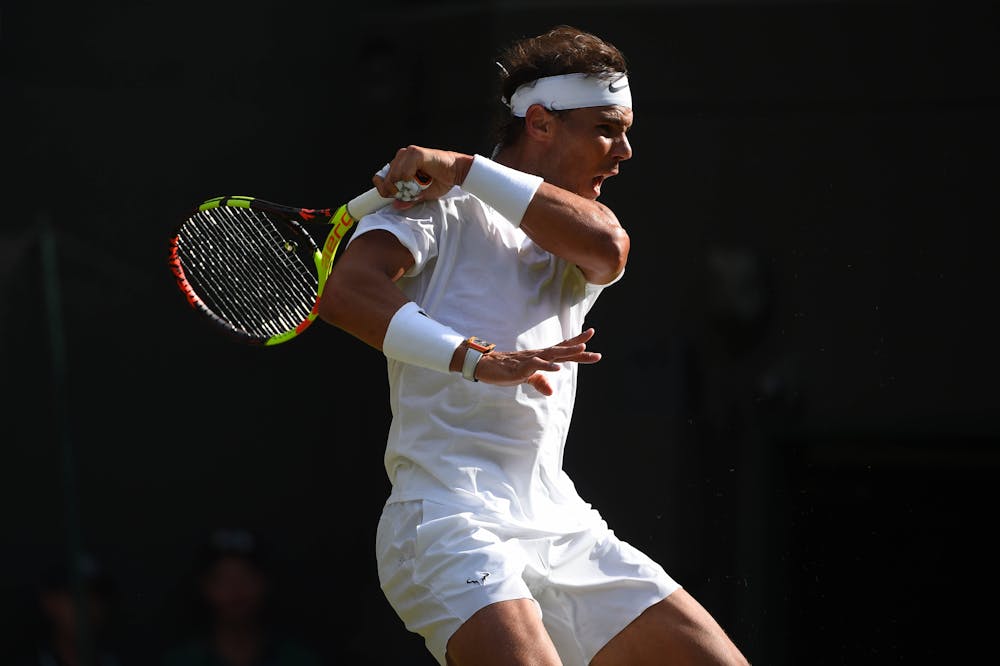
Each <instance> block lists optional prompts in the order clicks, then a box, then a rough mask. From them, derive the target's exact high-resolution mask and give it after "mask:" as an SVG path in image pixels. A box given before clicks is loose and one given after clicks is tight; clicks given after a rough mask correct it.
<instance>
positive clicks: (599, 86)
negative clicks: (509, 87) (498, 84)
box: [504, 73, 632, 118]
mask: <svg viewBox="0 0 1000 666" xmlns="http://www.w3.org/2000/svg"><path fill="white" fill-rule="evenodd" d="M504 103H505V104H507V106H509V107H510V112H511V113H512V114H513V115H515V116H517V117H518V118H523V117H524V116H525V115H526V114H527V113H528V107H529V106H531V105H532V104H541V105H542V106H544V107H545V108H546V109H548V110H550V111H561V110H563V109H582V108H584V107H588V106H610V105H612V104H618V105H620V106H625V107H628V108H632V93H631V92H630V91H629V87H628V77H627V76H625V75H624V74H614V75H612V76H611V77H609V78H604V77H601V76H598V75H595V74H582V73H577V74H560V75H558V76H546V77H543V78H540V79H537V80H535V81H532V82H531V83H525V84H524V85H522V86H518V88H517V90H515V91H514V94H513V95H511V97H510V103H507V101H506V100H504Z"/></svg>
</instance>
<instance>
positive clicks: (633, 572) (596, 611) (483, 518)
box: [376, 501, 680, 666]
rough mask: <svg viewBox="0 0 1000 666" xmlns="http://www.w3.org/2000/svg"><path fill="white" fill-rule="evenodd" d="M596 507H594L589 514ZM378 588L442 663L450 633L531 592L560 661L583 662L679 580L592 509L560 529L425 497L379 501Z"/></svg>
mask: <svg viewBox="0 0 1000 666" xmlns="http://www.w3.org/2000/svg"><path fill="white" fill-rule="evenodd" d="M595 515H596V514H595ZM376 555H377V560H378V574H379V581H380V583H381V587H382V591H383V592H384V593H385V596H386V598H387V599H388V600H389V604H390V605H391V606H392V607H393V609H395V611H396V613H397V614H398V615H399V617H400V619H402V621H403V623H404V624H405V625H406V628H407V629H409V630H410V631H412V632H414V633H417V634H419V635H420V636H423V638H424V641H425V643H426V645H427V649H428V650H429V651H430V652H431V654H432V655H434V657H435V658H436V659H437V660H438V662H439V663H440V664H442V665H443V664H445V649H446V648H447V645H448V640H449V639H450V638H451V636H452V634H453V633H455V631H456V630H457V629H458V628H459V627H460V626H461V625H462V623H463V622H465V621H466V620H468V619H469V618H470V617H472V615H473V614H474V613H475V612H476V611H478V610H479V609H481V608H483V607H485V606H487V605H489V604H492V603H494V602H497V601H506V600H509V599H521V598H529V599H534V601H535V604H536V606H537V608H538V611H539V614H540V615H541V618H542V622H543V623H544V625H545V628H546V630H548V633H549V635H550V636H551V637H552V640H553V642H554V643H555V645H556V649H557V650H558V651H559V656H560V657H561V658H562V660H563V662H564V663H565V664H567V665H568V666H569V665H575V664H580V665H582V664H587V663H588V662H589V661H590V660H591V659H592V658H593V657H594V655H595V654H597V652H598V650H600V649H601V648H602V647H604V645H605V644H606V643H607V642H608V641H609V640H611V639H612V638H613V637H614V636H615V635H616V634H617V633H618V632H620V631H621V630H622V629H624V628H625V627H626V626H627V625H628V624H629V623H630V622H631V621H632V620H634V619H635V618H637V617H638V616H639V615H640V614H641V613H642V612H643V611H644V610H645V609H646V608H648V607H649V606H651V605H653V604H655V603H657V602H658V601H660V600H662V599H663V598H665V597H666V596H667V595H669V594H670V593H671V592H673V591H674V590H676V589H678V588H679V587H680V586H679V585H678V584H677V583H676V582H674V580H673V579H672V578H671V577H670V576H668V575H667V573H666V572H665V571H664V570H663V568H662V567H661V566H660V565H659V564H657V563H656V562H654V561H653V560H652V559H650V558H649V557H648V556H646V555H645V554H644V553H642V552H640V551H639V550H637V549H635V548H634V547H632V546H631V545H629V544H628V543H626V542H624V541H622V540H621V539H619V538H618V537H616V536H615V534H614V532H612V531H611V530H610V529H608V526H607V524H606V523H605V522H604V521H603V520H601V519H597V520H595V521H594V524H593V525H591V526H590V527H588V528H586V529H582V530H580V531H574V532H572V533H568V534H555V533H552V532H551V531H541V530H535V529H526V528H524V527H522V526H513V527H512V526H511V525H510V524H509V523H508V522H506V521H502V520H500V519H499V517H498V516H493V515H486V514H473V513H471V512H469V511H468V508H467V507H464V508H453V507H448V506H445V505H442V504H437V503H435V502H429V501H409V502H398V503H392V504H387V505H386V506H385V508H384V509H383V512H382V517H381V518H380V520H379V523H378V530H377V532H376Z"/></svg>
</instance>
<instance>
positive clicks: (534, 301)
mask: <svg viewBox="0 0 1000 666" xmlns="http://www.w3.org/2000/svg"><path fill="white" fill-rule="evenodd" d="M498 64H500V73H501V87H502V90H503V101H504V103H505V104H506V107H507V109H506V110H505V119H504V122H503V124H502V126H501V127H499V128H498V135H497V144H496V147H495V149H494V150H493V151H492V153H491V156H490V157H486V156H484V155H480V154H475V155H470V154H464V153H459V152H453V151H448V150H436V149H430V148H425V147H421V146H412V145H411V146H407V147H405V148H402V149H400V150H399V151H398V152H397V154H396V155H395V156H394V157H393V159H392V160H391V162H390V163H388V164H387V165H386V167H385V168H384V169H382V171H380V172H379V173H378V174H376V175H375V176H374V178H373V182H374V183H375V186H376V187H377V188H378V190H379V192H380V193H381V194H382V195H383V196H386V197H392V196H395V195H396V194H397V193H399V192H401V191H402V188H403V185H404V184H406V183H407V182H408V181H411V180H413V179H414V178H415V177H416V176H417V174H418V173H422V174H425V175H427V176H429V177H430V178H432V179H433V182H432V184H431V185H430V186H429V187H428V188H427V189H425V190H423V191H422V192H420V193H417V194H416V197H415V198H412V200H410V201H409V202H397V203H394V204H393V205H392V206H390V207H387V208H384V209H382V210H381V211H380V212H377V213H374V214H372V215H369V216H367V217H365V218H363V219H362V220H361V222H360V223H359V226H358V228H357V230H356V232H355V234H354V236H353V237H352V238H351V240H350V243H349V245H348V246H347V248H346V249H345V251H344V254H343V255H342V257H341V258H340V260H339V261H338V263H337V264H336V266H335V268H334V269H333V272H332V274H331V276H330V279H329V281H328V282H327V284H326V290H325V293H324V299H323V302H322V303H321V309H320V316H321V318H322V319H324V320H325V321H327V322H329V323H331V324H333V325H335V326H338V327H340V328H342V329H343V330H345V331H347V332H348V333H350V334H352V335H354V336H356V337H358V338H359V339H361V340H363V341H364V342H366V343H367V344H369V345H371V346H373V347H375V348H377V349H380V350H382V352H383V353H384V354H385V356H386V358H387V364H388V382H389V401H390V406H391V411H392V420H391V425H390V426H389V433H388V441H387V444H386V449H385V458H384V459H385V469H386V472H387V474H388V477H389V479H390V481H391V492H390V494H389V497H388V498H387V501H386V503H385V506H384V508H383V510H382V515H381V518H380V520H379V524H378V530H377V537H376V555H377V563H378V573H379V580H380V583H381V587H382V589H383V591H384V592H385V595H386V598H387V599H388V601H389V603H390V604H391V605H392V607H393V608H394V609H395V611H396V613H397V614H398V615H399V617H400V618H401V619H402V621H403V623H404V624H405V626H406V627H407V629H409V630H410V631H412V632H415V633H417V634H419V635H420V636H422V637H423V638H424V640H425V644H426V646H427V649H428V650H429V651H430V652H431V654H433V656H434V657H435V658H436V659H437V661H438V662H439V663H440V664H455V665H461V666H489V665H491V664H503V665H504V666H510V665H512V664H524V665H530V666H546V665H552V664H570V665H575V666H576V665H583V664H593V665H595V666H596V665H601V664H627V665H628V666H640V665H642V664H746V663H747V660H746V659H745V658H744V656H743V655H742V654H741V653H740V651H739V650H738V649H737V647H736V646H735V645H734V644H733V642H732V641H731V640H730V639H729V637H728V636H727V635H726V633H725V632H724V631H723V629H722V628H721V627H720V626H719V624H718V623H717V622H716V621H715V619H713V617H712V616H711V615H710V614H709V613H708V612H707V611H706V609H705V608H704V607H703V606H701V605H700V604H699V603H698V602H697V601H696V600H695V599H694V598H693V597H692V596H691V595H690V594H688V593H687V592H686V591H685V590H684V589H683V588H681V587H680V585H679V584H678V583H677V582H676V581H674V580H673V579H672V578H671V577H670V576H669V575H668V574H667V573H666V572H665V571H664V569H663V568H662V567H661V566H660V565H659V564H658V563H657V562H655V561H653V560H652V559H650V557H648V556H647V555H646V554H644V553H642V552H640V551H639V550H637V549H636V548H635V547H633V546H631V545H630V544H628V543H627V542H625V541H623V540H621V539H619V538H618V537H617V536H616V535H615V534H614V533H613V532H612V531H611V530H610V529H609V527H608V525H607V524H606V522H605V521H604V519H603V518H602V517H601V514H600V513H599V511H598V510H597V509H596V508H594V507H592V506H591V505H590V504H589V503H588V502H587V501H585V500H584V499H583V498H581V497H580V495H579V494H578V493H577V490H576V488H575V486H574V484H573V481H572V480H571V479H570V477H569V476H568V475H567V474H566V472H565V471H564V470H563V467H562V461H563V449H564V446H565V444H566V438H567V433H568V431H569V427H570V419H571V416H572V413H573V404H574V398H575V392H576V383H577V373H578V371H579V366H580V364H591V363H596V362H598V361H599V360H600V358H601V356H600V354H598V353H597V352H593V351H590V350H589V349H588V343H590V341H591V339H592V337H593V335H594V330H593V329H592V328H588V327H587V326H586V317H587V313H588V311H589V310H590V309H591V307H592V306H593V305H594V303H595V301H596V300H597V298H598V297H599V296H600V295H601V294H602V293H603V292H604V290H605V289H606V288H607V287H609V286H611V285H613V284H615V283H617V282H618V281H619V280H620V279H621V278H622V275H623V273H624V270H625V263H626V259H627V257H628V254H629V236H628V234H627V233H626V232H625V230H624V229H623V228H622V226H621V224H619V221H618V219H617V218H616V217H615V214H614V213H613V212H612V211H611V210H609V209H608V208H607V207H606V206H604V205H603V204H601V203H599V202H598V201H597V199H598V197H599V196H600V194H601V188H602V187H603V186H604V184H605V182H606V181H607V180H608V179H609V178H611V177H612V176H615V175H617V174H618V171H619V168H620V167H621V164H622V163H623V162H625V161H626V160H628V159H629V158H630V157H631V156H632V147H631V146H630V144H629V141H628V138H627V133H628V130H629V127H630V126H631V125H632V118H633V114H632V92H631V87H630V84H629V80H628V77H627V69H626V61H625V58H624V57H623V55H622V54H621V53H620V52H619V50H618V49H617V48H616V47H614V46H613V45H612V44H609V43H608V42H606V41H603V40H602V39H600V38H598V37H597V36H595V35H593V34H589V33H586V32H582V31H580V30H577V29H574V28H572V27H568V26H558V27H556V28H554V29H552V30H550V31H548V32H546V33H544V34H541V35H538V36H535V37H531V38H526V39H523V40H520V41H518V42H515V43H513V44H511V45H510V46H508V48H507V49H505V51H504V53H503V63H498ZM396 183H399V186H398V187H397V185H396Z"/></svg>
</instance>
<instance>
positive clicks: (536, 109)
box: [524, 104, 556, 141]
mask: <svg viewBox="0 0 1000 666" xmlns="http://www.w3.org/2000/svg"><path fill="white" fill-rule="evenodd" d="M555 120H556V117H555V115H554V114H553V113H551V112H550V111H549V110H548V109H546V108H545V107H544V106H542V105H541V104H532V105H531V106H529V107H528V111H527V112H526V113H525V114H524V130H525V132H527V133H528V136H529V137H531V138H532V139H534V140H535V141H549V140H551V139H552V136H553V130H554V127H553V125H554V124H555Z"/></svg>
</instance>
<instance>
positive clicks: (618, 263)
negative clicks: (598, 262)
mask: <svg viewBox="0 0 1000 666" xmlns="http://www.w3.org/2000/svg"><path fill="white" fill-rule="evenodd" d="M631 247H632V245H631V240H630V239H629V236H628V233H626V232H625V230H624V229H623V228H621V227H620V226H616V227H615V230H614V231H613V232H612V234H611V239H610V241H609V242H608V268H609V272H610V273H612V274H613V275H614V276H615V277H617V276H618V275H619V274H621V272H622V271H623V270H625V264H626V263H627V262H628V252H629V249H631Z"/></svg>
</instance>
